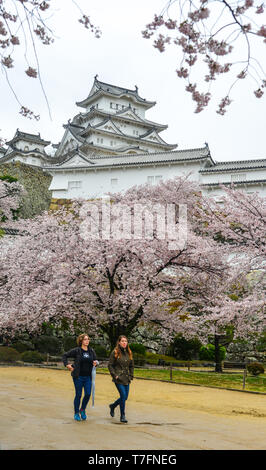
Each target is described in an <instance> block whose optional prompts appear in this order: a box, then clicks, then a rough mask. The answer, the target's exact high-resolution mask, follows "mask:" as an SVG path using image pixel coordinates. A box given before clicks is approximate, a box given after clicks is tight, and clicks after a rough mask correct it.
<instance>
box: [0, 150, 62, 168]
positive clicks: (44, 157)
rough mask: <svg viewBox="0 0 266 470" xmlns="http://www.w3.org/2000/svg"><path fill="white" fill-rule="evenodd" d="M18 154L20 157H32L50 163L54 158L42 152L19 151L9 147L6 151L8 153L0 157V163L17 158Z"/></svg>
mask: <svg viewBox="0 0 266 470" xmlns="http://www.w3.org/2000/svg"><path fill="white" fill-rule="evenodd" d="M18 154H20V155H22V156H29V155H33V156H36V157H39V158H41V159H42V160H45V161H47V162H51V163H53V162H54V157H50V156H49V155H47V154H46V153H45V152H42V151H41V150H34V149H33V150H19V149H17V148H14V147H12V146H10V147H9V149H8V152H6V153H5V154H4V155H3V156H1V155H0V163H4V162H7V161H8V160H10V159H11V158H13V157H15V156H17V155H18ZM32 165H33V164H32Z"/></svg>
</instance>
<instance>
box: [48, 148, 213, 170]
mask: <svg viewBox="0 0 266 470" xmlns="http://www.w3.org/2000/svg"><path fill="white" fill-rule="evenodd" d="M75 154H77V151H76V152H75V151H71V152H70V153H69V154H68V155H69V156H70V157H71V158H72V157H73V156H74V155H75ZM87 158H88V159H89V158H90V159H92V160H93V162H91V163H90V164H87V165H86V163H85V162H84V165H83V167H84V168H93V169H96V168H104V167H105V168H106V167H109V168H110V167H117V166H120V167H122V166H135V165H138V166H140V165H149V164H156V163H158V164H162V163H164V164H171V163H179V162H180V163H183V162H192V161H195V160H196V161H199V160H208V161H209V162H210V164H213V160H212V158H211V156H210V153H209V148H208V147H202V148H196V149H186V150H175V151H171V152H169V151H165V152H154V153H152V154H151V153H148V154H147V153H138V154H126V155H112V156H111V155H108V154H105V155H104V154H101V155H98V154H97V155H91V156H88V157H87ZM69 160H70V158H67V159H66V158H65V159H64V160H61V162H59V163H57V165H54V166H52V167H46V168H47V169H49V170H60V169H61V168H62V169H67V168H73V166H71V165H70V166H69V167H68V166H67V165H65V164H66V163H67V162H69ZM81 168H82V166H79V169H81Z"/></svg>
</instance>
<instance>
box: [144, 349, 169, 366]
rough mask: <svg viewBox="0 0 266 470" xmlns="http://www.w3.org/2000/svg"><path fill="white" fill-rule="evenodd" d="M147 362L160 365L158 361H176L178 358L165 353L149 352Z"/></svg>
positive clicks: (146, 357)
mask: <svg viewBox="0 0 266 470" xmlns="http://www.w3.org/2000/svg"><path fill="white" fill-rule="evenodd" d="M145 359H146V362H147V363H148V364H156V365H158V362H159V361H160V363H161V361H164V362H165V363H169V364H170V363H175V362H176V358H175V357H172V356H166V355H165V354H155V353H150V352H147V353H146V356H145Z"/></svg>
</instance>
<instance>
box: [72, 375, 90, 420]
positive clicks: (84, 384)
mask: <svg viewBox="0 0 266 470" xmlns="http://www.w3.org/2000/svg"><path fill="white" fill-rule="evenodd" d="M73 382H74V386H75V390H76V396H75V399H74V410H75V413H79V405H80V400H81V395H82V389H83V388H84V397H83V400H82V405H81V410H85V408H86V406H87V404H88V402H89V399H90V396H91V377H90V376H79V377H73Z"/></svg>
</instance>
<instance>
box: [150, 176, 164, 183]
mask: <svg viewBox="0 0 266 470" xmlns="http://www.w3.org/2000/svg"><path fill="white" fill-rule="evenodd" d="M162 178H163V177H162V176H161V175H158V176H148V177H147V182H148V184H154V183H155V184H157V183H159V181H161V179H162Z"/></svg>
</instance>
